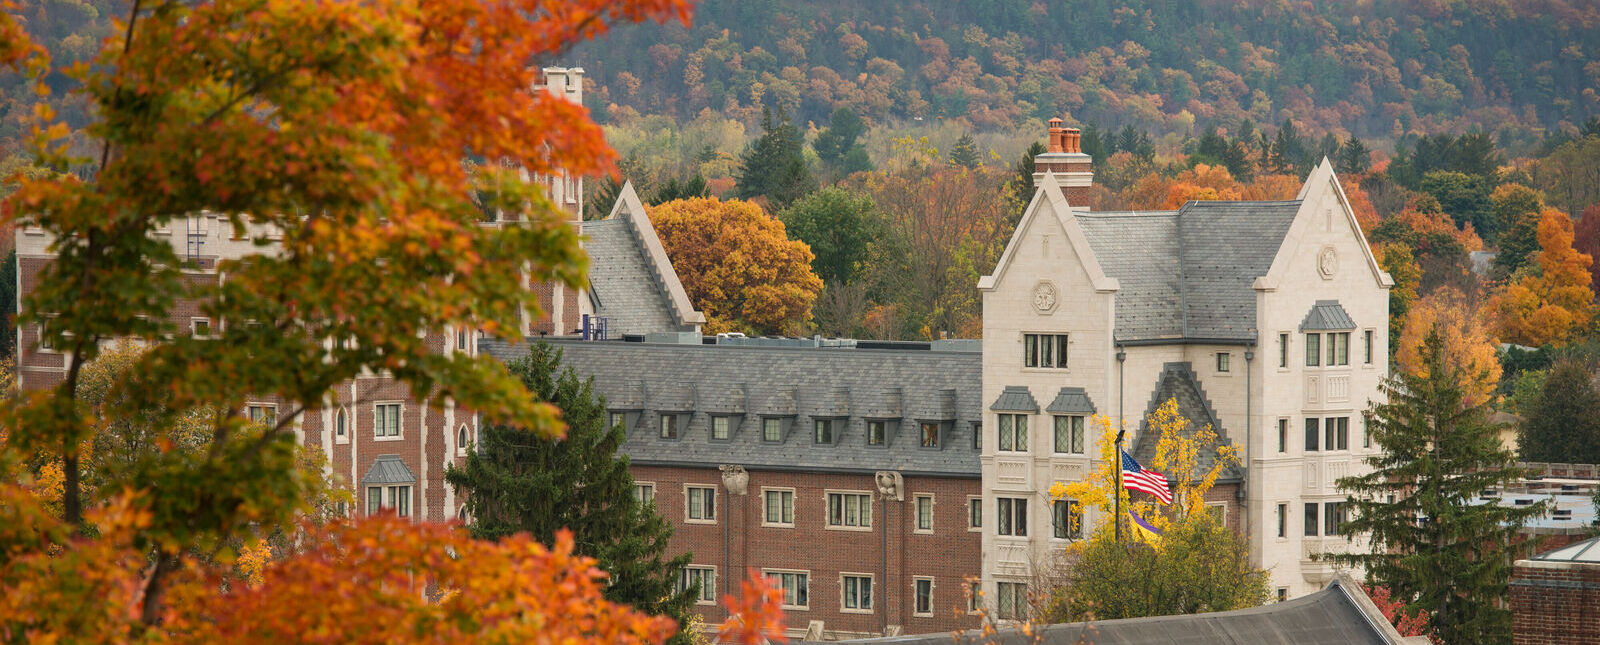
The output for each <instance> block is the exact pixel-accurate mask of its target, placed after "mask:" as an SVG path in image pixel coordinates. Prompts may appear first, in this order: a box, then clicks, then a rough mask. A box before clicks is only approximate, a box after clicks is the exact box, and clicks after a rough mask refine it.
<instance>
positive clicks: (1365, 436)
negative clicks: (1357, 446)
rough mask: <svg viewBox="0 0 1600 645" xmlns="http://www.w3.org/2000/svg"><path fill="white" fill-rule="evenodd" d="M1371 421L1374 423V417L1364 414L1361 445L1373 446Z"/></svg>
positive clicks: (1363, 446)
mask: <svg viewBox="0 0 1600 645" xmlns="http://www.w3.org/2000/svg"><path fill="white" fill-rule="evenodd" d="M1371 423H1372V417H1369V416H1366V415H1362V417H1361V447H1362V448H1371V447H1372V426H1371V425H1370V424H1371Z"/></svg>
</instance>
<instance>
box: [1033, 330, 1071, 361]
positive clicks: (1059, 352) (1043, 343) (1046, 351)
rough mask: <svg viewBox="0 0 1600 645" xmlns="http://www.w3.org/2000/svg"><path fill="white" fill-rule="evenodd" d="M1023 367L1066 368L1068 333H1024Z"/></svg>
mask: <svg viewBox="0 0 1600 645" xmlns="http://www.w3.org/2000/svg"><path fill="white" fill-rule="evenodd" d="M1022 365H1023V367H1045V368H1065V367H1066V366H1067V335H1066V334H1023V335H1022Z"/></svg>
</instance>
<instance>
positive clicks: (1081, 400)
mask: <svg viewBox="0 0 1600 645" xmlns="http://www.w3.org/2000/svg"><path fill="white" fill-rule="evenodd" d="M1044 411H1045V412H1049V413H1051V414H1094V412H1095V410H1094V401H1091V400H1089V393H1088V392H1085V391H1084V390H1083V388H1081V387H1064V388H1061V391H1060V392H1057V393H1056V400H1054V401H1051V402H1050V407H1047V408H1045V409H1044Z"/></svg>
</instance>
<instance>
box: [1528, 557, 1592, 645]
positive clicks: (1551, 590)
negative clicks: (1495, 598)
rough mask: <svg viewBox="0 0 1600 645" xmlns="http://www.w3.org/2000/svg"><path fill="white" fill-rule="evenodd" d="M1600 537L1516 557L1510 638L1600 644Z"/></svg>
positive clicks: (1543, 643) (1538, 643)
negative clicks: (1519, 557) (1525, 556)
mask: <svg viewBox="0 0 1600 645" xmlns="http://www.w3.org/2000/svg"><path fill="white" fill-rule="evenodd" d="M1597 608H1600V538H1591V539H1588V540H1584V541H1582V542H1577V543H1573V544H1569V545H1567V546H1564V547H1561V548H1559V549H1555V550H1553V551H1549V552H1546V553H1543V554H1540V555H1538V556H1534V557H1533V558H1529V559H1527V560H1518V561H1517V562H1516V565H1515V569H1514V570H1513V571H1512V574H1511V642H1513V643H1515V644H1516V645H1558V644H1565V643H1600V613H1597V612H1596V609H1597Z"/></svg>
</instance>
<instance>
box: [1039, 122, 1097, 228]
mask: <svg viewBox="0 0 1600 645" xmlns="http://www.w3.org/2000/svg"><path fill="white" fill-rule="evenodd" d="M1046 135H1047V137H1048V138H1047V139H1046V142H1045V152H1044V154H1042V155H1039V156H1037V157H1034V158H1033V182H1034V184H1038V183H1039V182H1041V181H1043V180H1044V176H1045V173H1050V174H1054V175H1055V176H1056V182H1057V183H1059V184H1061V190H1062V193H1064V194H1065V195H1066V196H1067V204H1068V205H1070V206H1072V207H1073V208H1077V209H1086V208H1088V204H1089V187H1090V186H1092V185H1094V159H1092V158H1090V157H1089V155H1086V154H1084V153H1083V133H1082V132H1081V131H1080V130H1078V129H1077V128H1065V127H1062V121H1061V119H1060V118H1053V119H1050V128H1049V130H1048V131H1047V132H1046Z"/></svg>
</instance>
